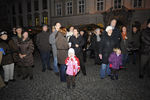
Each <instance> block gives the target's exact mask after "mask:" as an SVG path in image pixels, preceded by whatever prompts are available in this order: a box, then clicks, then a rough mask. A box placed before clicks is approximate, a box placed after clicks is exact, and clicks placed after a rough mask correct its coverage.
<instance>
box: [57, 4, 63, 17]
mask: <svg viewBox="0 0 150 100" xmlns="http://www.w3.org/2000/svg"><path fill="white" fill-rule="evenodd" d="M61 15H62V5H61V3H58V4H56V16H61Z"/></svg>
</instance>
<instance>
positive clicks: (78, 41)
mask: <svg viewBox="0 0 150 100" xmlns="http://www.w3.org/2000/svg"><path fill="white" fill-rule="evenodd" d="M69 42H70V43H71V48H73V49H74V50H75V54H76V56H77V57H78V58H79V60H80V65H81V71H82V73H83V75H84V76H86V68H85V64H84V61H83V50H82V48H83V46H84V39H83V37H82V36H81V35H79V31H78V30H77V29H74V31H73V36H71V37H70V40H69Z"/></svg>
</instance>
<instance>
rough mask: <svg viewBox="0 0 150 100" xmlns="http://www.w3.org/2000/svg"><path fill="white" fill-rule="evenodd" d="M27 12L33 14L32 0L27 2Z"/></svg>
mask: <svg viewBox="0 0 150 100" xmlns="http://www.w3.org/2000/svg"><path fill="white" fill-rule="evenodd" d="M27 12H31V0H28V2H27Z"/></svg>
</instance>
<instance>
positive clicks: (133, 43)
mask: <svg viewBox="0 0 150 100" xmlns="http://www.w3.org/2000/svg"><path fill="white" fill-rule="evenodd" d="M139 47H140V32H139V31H138V32H136V33H133V32H132V35H131V40H130V48H131V49H132V50H135V49H139Z"/></svg>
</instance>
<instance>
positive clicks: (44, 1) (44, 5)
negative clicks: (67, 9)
mask: <svg viewBox="0 0 150 100" xmlns="http://www.w3.org/2000/svg"><path fill="white" fill-rule="evenodd" d="M43 9H47V0H43Z"/></svg>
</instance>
